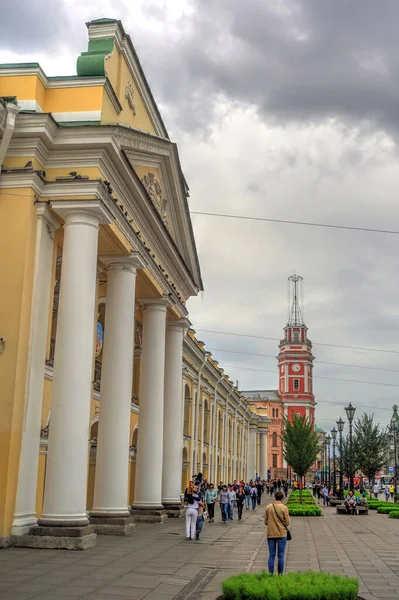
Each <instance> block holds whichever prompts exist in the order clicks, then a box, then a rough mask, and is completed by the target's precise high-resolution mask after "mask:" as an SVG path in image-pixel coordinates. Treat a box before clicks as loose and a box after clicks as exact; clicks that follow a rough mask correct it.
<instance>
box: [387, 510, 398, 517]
mask: <svg viewBox="0 0 399 600" xmlns="http://www.w3.org/2000/svg"><path fill="white" fill-rule="evenodd" d="M388 517H389V518H390V519H399V508H397V509H396V510H391V511H389V514H388Z"/></svg>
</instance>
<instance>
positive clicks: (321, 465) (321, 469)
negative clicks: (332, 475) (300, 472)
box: [320, 444, 324, 484]
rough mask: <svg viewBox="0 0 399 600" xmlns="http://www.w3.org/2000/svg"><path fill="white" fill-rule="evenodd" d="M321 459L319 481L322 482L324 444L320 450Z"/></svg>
mask: <svg viewBox="0 0 399 600" xmlns="http://www.w3.org/2000/svg"><path fill="white" fill-rule="evenodd" d="M320 455H321V461H320V480H321V483H322V484H324V444H323V447H322V449H321V452H320Z"/></svg>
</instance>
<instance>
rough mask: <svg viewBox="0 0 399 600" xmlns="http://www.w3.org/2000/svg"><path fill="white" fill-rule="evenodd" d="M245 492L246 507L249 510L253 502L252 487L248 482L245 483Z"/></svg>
mask: <svg viewBox="0 0 399 600" xmlns="http://www.w3.org/2000/svg"><path fill="white" fill-rule="evenodd" d="M244 494H245V509H246V510H249V504H250V502H251V488H250V487H249V485H248V483H246V484H245V487H244Z"/></svg>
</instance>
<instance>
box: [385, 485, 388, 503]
mask: <svg viewBox="0 0 399 600" xmlns="http://www.w3.org/2000/svg"><path fill="white" fill-rule="evenodd" d="M384 494H385V500H386V502H388V500H389V489H388V486H385V488H384Z"/></svg>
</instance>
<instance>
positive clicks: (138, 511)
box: [130, 506, 168, 523]
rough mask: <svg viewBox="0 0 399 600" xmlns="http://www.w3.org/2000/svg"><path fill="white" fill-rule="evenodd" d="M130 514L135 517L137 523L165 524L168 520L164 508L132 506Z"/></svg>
mask: <svg viewBox="0 0 399 600" xmlns="http://www.w3.org/2000/svg"><path fill="white" fill-rule="evenodd" d="M130 514H131V515H132V517H134V521H135V522H136V523H165V521H167V520H168V515H167V514H166V511H165V510H164V508H163V506H161V507H159V506H146V507H137V506H132V507H131V509H130Z"/></svg>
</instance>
